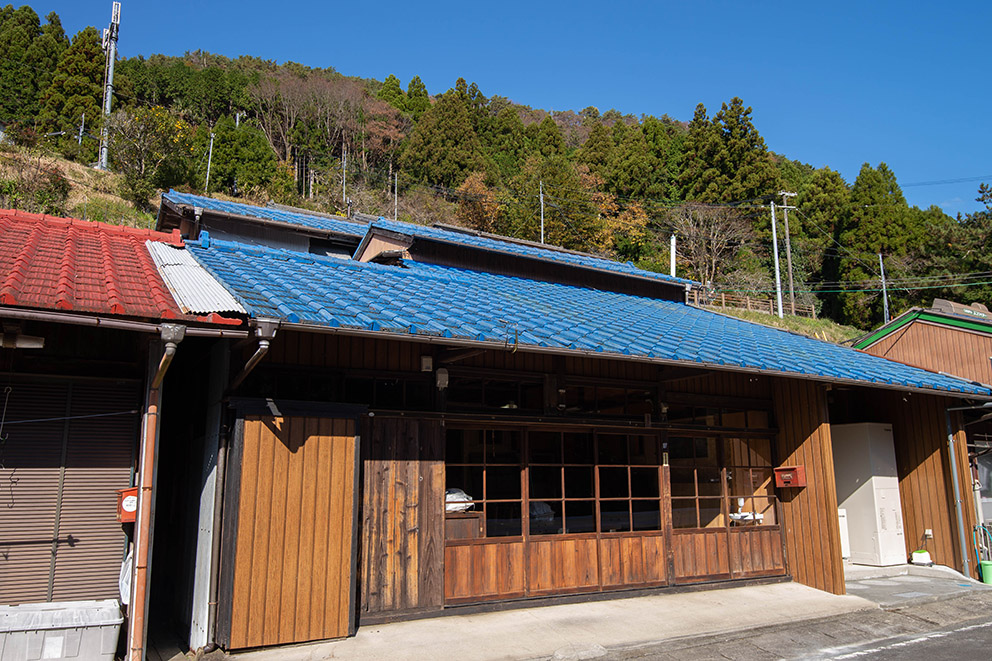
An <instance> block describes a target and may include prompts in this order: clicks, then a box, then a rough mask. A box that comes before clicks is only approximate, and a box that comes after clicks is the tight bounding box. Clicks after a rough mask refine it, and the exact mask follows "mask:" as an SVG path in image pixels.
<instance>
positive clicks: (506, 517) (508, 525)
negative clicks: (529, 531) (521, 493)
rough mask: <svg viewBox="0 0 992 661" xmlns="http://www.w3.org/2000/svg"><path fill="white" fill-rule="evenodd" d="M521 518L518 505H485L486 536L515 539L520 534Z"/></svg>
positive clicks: (517, 503)
mask: <svg viewBox="0 0 992 661" xmlns="http://www.w3.org/2000/svg"><path fill="white" fill-rule="evenodd" d="M522 525H523V518H522V516H521V507H520V503H519V502H516V503H486V535H487V536H488V537H516V536H518V535H520V534H521V530H522Z"/></svg>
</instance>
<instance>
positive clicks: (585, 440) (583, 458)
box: [564, 433, 596, 464]
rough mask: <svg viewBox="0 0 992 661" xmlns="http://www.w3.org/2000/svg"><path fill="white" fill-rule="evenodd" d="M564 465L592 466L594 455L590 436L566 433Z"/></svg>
mask: <svg viewBox="0 0 992 661" xmlns="http://www.w3.org/2000/svg"><path fill="white" fill-rule="evenodd" d="M564 443H565V463H566V464H594V463H596V461H595V459H596V455H595V453H594V452H593V442H592V434H583V433H566V434H565V438H564Z"/></svg>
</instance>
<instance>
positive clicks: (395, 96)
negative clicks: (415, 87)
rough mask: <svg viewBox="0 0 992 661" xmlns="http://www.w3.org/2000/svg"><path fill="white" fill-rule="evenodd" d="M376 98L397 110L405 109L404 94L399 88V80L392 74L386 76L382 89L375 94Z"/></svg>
mask: <svg viewBox="0 0 992 661" xmlns="http://www.w3.org/2000/svg"><path fill="white" fill-rule="evenodd" d="M376 97H377V98H379V99H382V100H383V101H385V102H386V103H388V104H389V105H391V106H393V107H394V108H396V109H397V110H406V109H407V103H406V93H404V92H403V88H402V87H400V79H399V78H397V77H396V76H394V75H393V74H389V75H388V76H386V80H384V81H383V83H382V88H381V89H380V90H379V92H378V93H377V94H376Z"/></svg>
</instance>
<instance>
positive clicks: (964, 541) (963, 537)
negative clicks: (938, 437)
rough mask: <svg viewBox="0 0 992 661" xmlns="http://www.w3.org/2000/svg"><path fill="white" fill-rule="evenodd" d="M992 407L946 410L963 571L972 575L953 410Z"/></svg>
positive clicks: (949, 454) (987, 404) (967, 408)
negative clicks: (952, 419) (953, 425)
mask: <svg viewBox="0 0 992 661" xmlns="http://www.w3.org/2000/svg"><path fill="white" fill-rule="evenodd" d="M990 407H992V402H985V403H984V404H980V405H978V406H955V407H951V408H949V409H947V410H945V411H944V417H945V419H946V421H947V455H948V461H950V464H951V486H953V488H954V514H955V516H956V517H957V521H958V543H959V544H960V545H961V560H962V572H961V573H963V574H964V575H965V576H968V577H969V578H970V577H971V556H970V555H969V553H968V538H967V533H966V532H965V529H964V511H963V509H962V505H961V485H960V484H958V458H957V451H956V450H955V445H956V443H955V440H954V430H953V429H952V428H951V411H975V410H978V409H985V408H990Z"/></svg>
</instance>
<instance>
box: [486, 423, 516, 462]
mask: <svg viewBox="0 0 992 661" xmlns="http://www.w3.org/2000/svg"><path fill="white" fill-rule="evenodd" d="M486 437H487V438H486V463H487V464H519V463H520V459H521V456H520V447H521V445H520V432H517V431H505V430H502V429H497V430H495V431H490V432H487V433H486Z"/></svg>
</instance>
